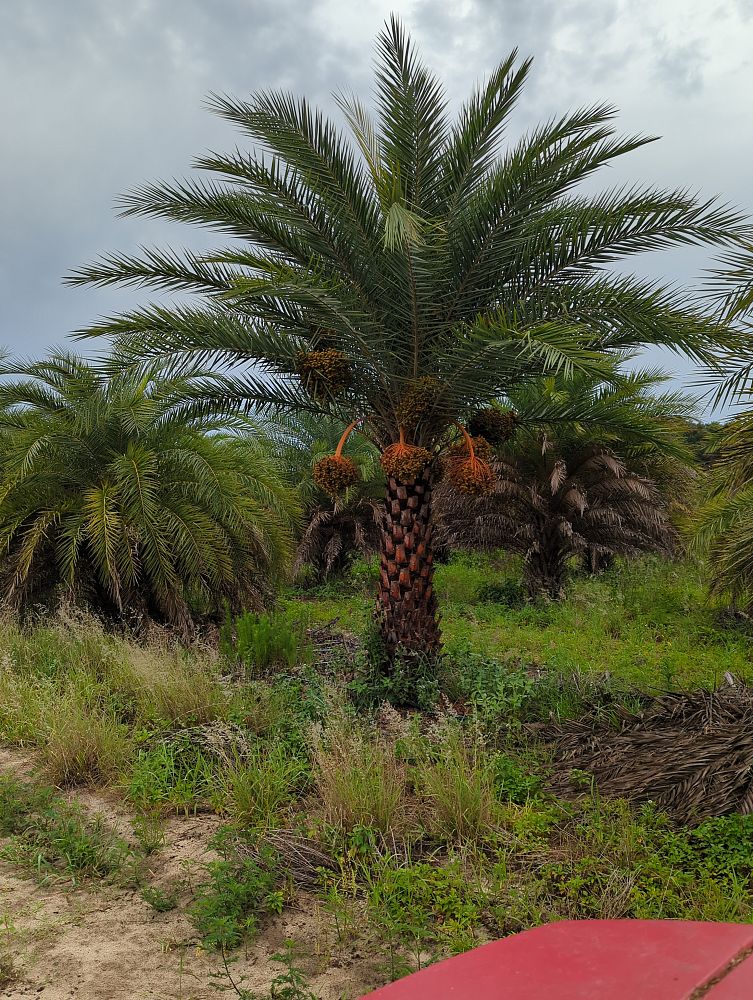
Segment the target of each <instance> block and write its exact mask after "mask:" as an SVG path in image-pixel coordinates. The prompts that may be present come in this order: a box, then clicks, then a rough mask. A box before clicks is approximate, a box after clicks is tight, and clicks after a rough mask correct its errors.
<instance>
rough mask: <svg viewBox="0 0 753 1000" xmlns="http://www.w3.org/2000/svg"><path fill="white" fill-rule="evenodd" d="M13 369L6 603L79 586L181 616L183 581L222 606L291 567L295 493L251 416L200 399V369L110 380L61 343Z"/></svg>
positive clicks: (185, 598) (8, 388) (131, 606)
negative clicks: (59, 348)
mask: <svg viewBox="0 0 753 1000" xmlns="http://www.w3.org/2000/svg"><path fill="white" fill-rule="evenodd" d="M6 367H7V371H8V372H9V373H12V374H13V376H14V377H13V378H12V379H10V378H9V379H8V380H7V381H6V382H4V383H3V385H2V388H1V390H0V391H1V392H2V399H0V436H2V439H3V450H2V455H0V481H1V482H2V488H1V489H0V540H1V541H2V544H3V545H4V546H5V547H6V549H7V550H8V552H9V559H8V561H7V564H6V571H5V573H4V574H3V578H2V581H0V582H1V583H2V585H3V588H4V593H3V597H4V598H5V600H6V601H8V602H10V603H13V604H18V603H21V602H23V601H26V600H29V599H36V598H37V597H39V596H40V595H41V592H40V588H42V589H44V588H47V589H48V590H49V589H50V588H51V587H52V588H54V587H56V586H63V587H64V588H68V589H71V588H76V589H79V590H83V591H84V592H85V593H87V594H88V595H89V598H90V599H91V600H94V601H95V603H97V604H98V605H99V606H101V607H102V608H103V609H105V610H108V609H109V610H110V611H114V612H116V613H121V612H125V611H126V610H129V611H133V610H139V611H142V612H143V611H146V612H147V613H148V614H152V615H155V616H156V617H158V618H160V619H162V620H165V621H168V622H170V623H172V624H174V625H177V626H179V627H180V628H182V629H183V630H186V629H189V628H190V625H191V618H192V615H193V612H192V608H191V602H192V599H193V598H192V595H194V594H197V593H201V594H203V595H204V599H203V607H204V610H207V609H208V610H210V611H211V612H213V613H215V614H219V613H221V612H222V607H223V602H224V601H225V600H227V601H229V602H230V603H231V604H234V605H236V606H241V605H242V604H244V603H247V604H252V605H253V604H258V603H259V601H260V600H262V599H263V597H264V595H265V594H266V593H268V592H269V589H270V587H271V586H272V584H273V582H274V581H275V580H276V579H278V578H279V577H280V576H281V575H282V574H284V573H285V572H286V570H287V568H288V566H289V564H290V561H291V559H292V555H293V535H294V529H295V525H296V522H297V517H298V512H299V509H300V505H299V501H298V499H297V497H296V495H295V491H294V490H293V489H292V488H291V487H290V486H288V485H286V483H285V480H284V477H283V472H282V468H281V466H280V464H279V462H278V461H277V460H276V459H274V458H273V457H272V454H271V451H270V449H269V448H266V449H265V447H264V441H265V439H264V437H263V435H262V434H261V433H258V434H256V431H255V425H254V424H253V423H251V422H249V420H248V418H245V417H242V416H241V415H240V414H239V413H237V414H236V418H235V420H234V421H231V422H230V426H229V425H228V419H227V414H226V413H223V418H222V420H218V418H217V414H216V413H213V412H212V411H211V409H210V408H209V407H208V406H206V405H202V404H201V402H200V401H197V398H199V399H200V396H201V393H200V391H197V385H198V383H200V381H201V380H202V379H205V380H209V379H210V378H211V376H210V374H209V373H207V372H206V370H205V369H203V368H200V367H196V366H195V365H194V367H193V368H192V370H191V374H190V375H185V374H184V375H178V374H176V373H174V372H165V371H163V370H162V369H161V368H160V366H159V365H156V364H155V363H153V362H152V363H151V365H150V366H148V367H147V368H146V370H141V371H140V370H138V369H137V368H123V367H122V366H121V368H120V371H119V372H117V373H114V374H112V376H111V377H109V378H108V377H107V375H106V374H105V373H103V372H102V371H101V370H99V369H97V368H96V367H94V366H91V365H89V364H87V363H85V362H83V361H81V360H80V359H77V358H75V357H73V356H72V355H68V354H57V355H53V356H52V357H51V358H49V359H47V360H46V361H45V362H41V363H36V364H13V363H12V362H8V363H7V365H6ZM223 410H224V407H223ZM241 431H243V435H241V433H240V432H241ZM41 596H43V594H42V595H41Z"/></svg>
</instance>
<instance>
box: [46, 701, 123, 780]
mask: <svg viewBox="0 0 753 1000" xmlns="http://www.w3.org/2000/svg"><path fill="white" fill-rule="evenodd" d="M131 753H132V744H131V741H130V740H129V738H128V735H127V732H126V729H125V727H124V726H123V725H122V724H121V723H119V722H118V721H117V720H116V719H114V718H113V717H112V716H110V715H106V714H99V713H97V712H94V711H92V710H91V709H90V708H89V706H87V705H86V703H85V702H84V701H82V699H81V698H80V695H79V693H78V692H77V691H76V690H75V689H72V690H71V691H70V692H69V693H68V695H67V696H65V697H63V698H62V699H59V700H56V701H55V703H54V704H53V705H52V706H51V709H50V711H49V713H48V714H47V716H46V718H45V720H44V739H43V740H42V741H41V742H40V744H39V760H40V763H41V765H42V771H43V773H44V776H45V778H47V780H48V781H50V782H52V784H54V785H58V786H60V787H61V788H66V787H73V786H76V785H99V784H107V783H109V782H111V781H114V780H115V779H116V778H117V777H118V776H119V775H120V774H121V772H122V770H123V767H124V766H125V764H126V762H127V760H128V758H129V756H130V755H131Z"/></svg>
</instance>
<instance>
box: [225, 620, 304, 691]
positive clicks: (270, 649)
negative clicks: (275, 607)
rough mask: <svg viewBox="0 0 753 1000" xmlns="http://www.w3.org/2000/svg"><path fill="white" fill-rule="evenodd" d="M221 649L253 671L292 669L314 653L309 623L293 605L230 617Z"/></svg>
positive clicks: (255, 672)
mask: <svg viewBox="0 0 753 1000" xmlns="http://www.w3.org/2000/svg"><path fill="white" fill-rule="evenodd" d="M220 651H221V652H222V654H223V655H224V656H225V657H227V658H228V659H231V660H234V661H236V662H237V663H239V664H240V665H241V666H243V667H244V668H245V669H246V670H247V671H248V672H249V673H250V674H252V675H253V674H257V675H258V674H264V673H267V672H268V671H270V670H272V669H273V668H279V667H285V668H287V669H288V670H291V669H292V668H293V667H295V666H297V665H299V664H303V663H307V662H308V661H309V660H310V659H311V655H312V648H311V643H310V642H309V640H308V639H307V637H306V625H305V623H304V622H303V621H301V619H300V618H299V617H296V615H295V614H294V613H293V612H292V611H291V610H290V609H283V610H280V611H272V612H269V613H267V614H254V613H252V612H250V611H248V612H246V613H245V614H243V615H240V616H239V617H237V618H235V619H231V618H230V617H228V618H227V620H226V621H225V624H224V625H223V628H222V630H221V635H220Z"/></svg>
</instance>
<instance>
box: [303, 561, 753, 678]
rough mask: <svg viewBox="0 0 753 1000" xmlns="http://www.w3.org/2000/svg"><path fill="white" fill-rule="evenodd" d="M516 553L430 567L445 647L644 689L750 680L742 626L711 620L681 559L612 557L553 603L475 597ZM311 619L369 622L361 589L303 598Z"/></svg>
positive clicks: (509, 570)
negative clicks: (728, 678) (730, 677)
mask: <svg viewBox="0 0 753 1000" xmlns="http://www.w3.org/2000/svg"><path fill="white" fill-rule="evenodd" d="M516 574H517V568H516V564H515V562H514V560H511V559H502V558H494V557H483V556H475V555H471V556H469V555H464V554H458V555H457V556H456V557H455V558H454V559H453V560H452V561H451V562H450V563H449V564H448V565H443V566H438V567H437V571H436V590H437V594H438V596H439V599H440V607H441V612H442V633H443V636H444V640H445V646H446V649H447V650H448V651H449V652H450V653H451V654H453V655H454V656H456V657H460V656H464V655H466V654H467V653H468V652H472V653H474V654H476V655H480V656H483V657H490V658H493V659H496V660H499V661H502V662H522V663H524V664H527V665H531V666H536V667H540V668H544V669H550V670H553V671H556V672H558V673H562V674H569V673H582V674H603V673H604V672H605V671H608V672H609V673H610V674H611V675H612V676H614V677H615V678H618V679H620V680H621V681H623V682H625V683H626V684H631V685H635V686H636V687H639V688H641V689H643V690H652V689H653V690H656V689H658V688H662V689H667V688H687V687H698V686H703V687H709V688H711V687H714V686H715V685H716V684H718V683H719V682H720V681H721V680H722V678H723V677H724V674H725V673H727V672H729V673H732V674H735V675H737V676H740V677H742V678H745V679H746V680H753V658H752V656H751V648H752V647H751V642H750V635H749V634H746V633H745V631H743V630H741V628H740V627H738V626H735V625H734V624H733V625H730V626H724V625H723V624H721V623H720V621H719V609H718V608H717V607H715V606H714V605H713V604H712V603H710V602H709V600H708V597H707V590H706V586H705V580H704V576H703V573H702V571H701V570H700V569H699V568H698V567H696V566H694V565H692V564H688V563H683V562H678V563H667V562H664V561H662V560H659V559H651V558H648V559H644V560H641V561H638V562H633V563H619V564H617V565H616V566H615V567H613V568H612V569H610V570H609V571H607V573H605V574H604V575H603V576H602V577H599V578H596V579H592V578H587V577H582V578H578V577H574V578H573V579H571V581H570V583H569V586H568V598H567V600H566V601H564V602H562V603H561V604H547V603H540V604H534V605H530V604H526V605H524V606H523V607H508V606H506V605H503V604H499V603H494V602H490V601H487V600H480V599H479V596H481V597H482V598H483V597H484V594H483V588H484V587H488V586H489V585H490V584H497V585H500V586H501V585H503V584H505V583H506V582H507V581H511V580H514V579H515V578H516ZM306 607H307V610H308V613H309V614H310V615H311V617H312V620H313V621H317V622H321V621H327V620H330V619H332V618H339V619H340V621H342V622H347V623H348V627H349V628H351V629H352V630H353V631H360V630H362V629H363V628H365V627H366V626H367V624H368V622H369V621H370V616H371V609H372V601H371V598H370V597H369V596H367V595H366V594H365V593H364V592H363V590H362V589H360V588H355V587H353V588H352V589H350V590H347V589H345V588H344V587H341V589H340V592H339V593H332V592H327V591H325V593H324V595H323V596H322V597H321V598H319V597H317V596H315V595H312V596H311V597H310V598H309V599H308V600H307V602H306Z"/></svg>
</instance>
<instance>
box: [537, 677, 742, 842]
mask: <svg viewBox="0 0 753 1000" xmlns="http://www.w3.org/2000/svg"><path fill="white" fill-rule="evenodd" d="M555 742H556V745H557V760H558V765H557V771H556V773H555V776H554V778H553V780H552V789H553V790H554V791H555V792H556V793H557V794H559V795H562V796H568V795H569V796H572V794H573V792H574V791H576V789H578V788H579V787H580V788H581V790H582V778H583V772H585V773H586V774H590V775H592V776H593V779H594V781H595V784H596V787H597V789H598V791H599V792H600V793H601V794H602V795H609V796H615V797H619V798H625V799H630V800H633V801H652V802H654V803H655V804H656V805H657V806H659V807H660V808H661V809H663V810H665V811H666V812H667V813H669V815H670V816H671V817H672V818H673V819H674V820H676V821H677V822H678V823H682V824H693V823H698V822H701V821H702V820H704V819H708V818H710V817H714V816H722V815H724V814H726V813H730V812H738V813H743V814H746V813H750V812H753V688H751V687H748V686H746V685H744V684H741V683H737V682H734V681H732V679H731V678H729V679H728V683H727V684H726V685H725V686H724V687H721V688H719V689H718V690H717V691H714V692H708V691H694V692H691V693H673V694H664V695H661V696H660V697H657V698H655V699H652V700H651V701H650V702H649V703H648V704H647V706H646V707H645V708H644V709H643V710H642V711H640V712H638V713H632V712H628V711H626V710H623V711H621V713H620V728H619V729H618V730H617V731H615V729H614V726H613V725H612V726H610V725H608V724H607V723H596V724H594V723H593V721H591V722H588V721H580V722H568V723H566V724H564V725H562V726H560V727H558V731H557V733H556V734H555Z"/></svg>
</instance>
